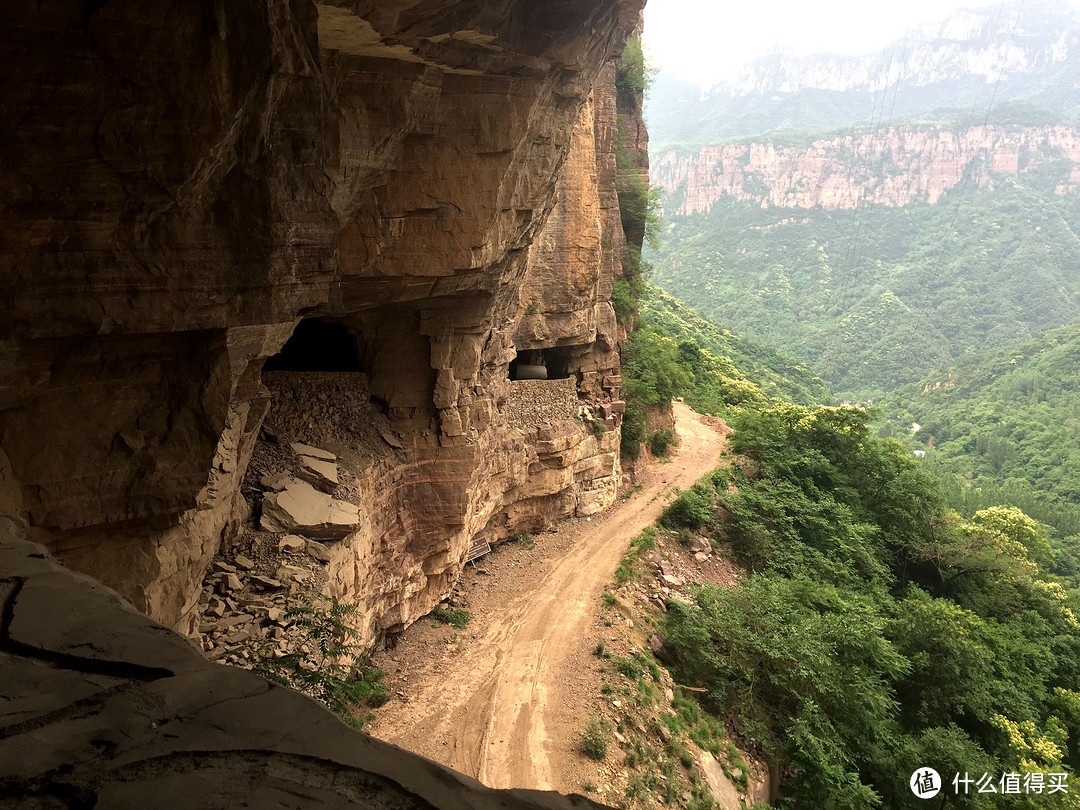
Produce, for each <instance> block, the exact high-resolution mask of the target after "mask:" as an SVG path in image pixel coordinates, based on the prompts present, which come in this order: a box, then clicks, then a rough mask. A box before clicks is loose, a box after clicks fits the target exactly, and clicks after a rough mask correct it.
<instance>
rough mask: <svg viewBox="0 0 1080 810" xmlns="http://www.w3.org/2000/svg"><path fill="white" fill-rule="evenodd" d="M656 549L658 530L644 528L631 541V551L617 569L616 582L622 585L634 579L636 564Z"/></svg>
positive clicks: (650, 527)
mask: <svg viewBox="0 0 1080 810" xmlns="http://www.w3.org/2000/svg"><path fill="white" fill-rule="evenodd" d="M654 548H656V529H654V528H653V527H652V526H647V527H646V528H644V529H643V530H642V532H641V534H639V535H638V536H637V537H635V538H634V539H633V540H631V541H630V549H629V550H628V551H627V552H626V554H625V555H623V558H622V560H620V561H619V567H618V568H616V569H615V581H616V582H617V583H619V584H620V585H622V584H623V583H626V582H629V581H630V580H631V579H633V578H634V564H635V563H636V562H637V561H638V560H639V559H640V558H641V556H642V555H643V554H644V553H645V552H647V551H651V550H652V549H654Z"/></svg>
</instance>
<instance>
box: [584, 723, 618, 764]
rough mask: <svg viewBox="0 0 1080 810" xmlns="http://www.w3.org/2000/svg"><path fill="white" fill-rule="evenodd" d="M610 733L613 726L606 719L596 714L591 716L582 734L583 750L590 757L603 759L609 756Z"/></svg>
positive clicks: (597, 759) (598, 759)
mask: <svg viewBox="0 0 1080 810" xmlns="http://www.w3.org/2000/svg"><path fill="white" fill-rule="evenodd" d="M610 733H611V727H610V726H609V725H608V723H607V722H606V721H605V720H603V719H601V718H599V717H596V716H593V717H591V718H589V722H588V723H587V724H586V725H585V731H584V733H583V734H582V735H581V752H582V753H583V754H585V756H587V757H588V758H589V759H594V760H596V761H597V762H600V761H602V760H603V759H605V758H606V757H607V753H608V735H609V734H610Z"/></svg>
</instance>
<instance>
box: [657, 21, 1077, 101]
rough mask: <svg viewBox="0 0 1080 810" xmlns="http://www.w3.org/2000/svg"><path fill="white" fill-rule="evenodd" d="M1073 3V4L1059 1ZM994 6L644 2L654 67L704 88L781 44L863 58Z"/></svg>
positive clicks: (808, 51) (797, 49)
mask: <svg viewBox="0 0 1080 810" xmlns="http://www.w3.org/2000/svg"><path fill="white" fill-rule="evenodd" d="M1060 2H1062V3H1071V4H1072V5H1080V0H1060ZM991 5H997V3H995V2H994V0H984V2H979V0H974V1H973V0H901V2H881V0H648V4H647V5H646V7H645V42H646V46H647V48H648V49H649V54H650V56H651V58H652V62H653V64H654V65H656V66H658V67H660V68H662V69H664V70H668V71H670V72H672V73H675V74H676V75H678V76H680V77H681V78H683V79H687V80H691V81H696V82H697V83H698V84H702V85H704V86H709V85H711V84H713V83H714V82H715V81H717V80H718V79H720V78H722V77H724V76H726V75H729V74H730V73H731V72H733V71H734V70H735V69H737V68H738V67H739V66H740V65H742V64H743V63H745V62H747V61H749V60H751V59H753V58H755V57H757V56H761V55H763V54H765V53H767V52H768V50H769V48H770V47H771V46H773V45H777V44H782V45H784V46H786V47H787V48H788V49H790V50H792V51H794V52H796V53H802V54H805V53H817V52H822V51H830V52H834V53H864V52H866V51H873V50H877V49H880V48H882V47H884V46H885V45H886V44H888V43H889V42H891V41H893V40H895V39H899V38H902V37H903V36H904V33H905V32H906V31H907V30H908V29H909V28H914V27H918V25H920V24H921V23H923V22H927V21H931V20H939V19H941V18H942V17H944V16H945V15H946V14H948V13H949V12H951V11H953V10H954V9H957V8H965V7H966V8H971V7H976V8H977V7H986V6H991Z"/></svg>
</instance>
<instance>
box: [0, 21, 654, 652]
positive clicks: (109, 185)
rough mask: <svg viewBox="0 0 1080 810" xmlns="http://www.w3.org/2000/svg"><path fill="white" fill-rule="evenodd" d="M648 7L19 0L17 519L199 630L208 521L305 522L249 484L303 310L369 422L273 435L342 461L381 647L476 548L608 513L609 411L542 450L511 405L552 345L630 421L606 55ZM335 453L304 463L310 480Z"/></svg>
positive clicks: (87, 567) (5, 425)
mask: <svg viewBox="0 0 1080 810" xmlns="http://www.w3.org/2000/svg"><path fill="white" fill-rule="evenodd" d="M640 6H641V2H640V0H591V1H590V2H583V3H567V2H563V0H542V1H541V2H525V0H505V2H503V3H502V4H499V3H496V4H494V5H492V4H475V3H470V2H465V0H459V1H458V2H450V3H444V4H440V5H439V6H438V8H437V9H433V7H431V6H430V4H425V3H420V2H417V0H393V1H392V2H388V3H378V4H372V3H359V4H357V3H351V2H344V0H327V2H322V3H311V2H307V1H306V0H271V2H269V3H256V2H250V1H249V0H236V1H235V2H234V0H229V2H227V3H226V2H224V0H217V1H216V2H214V0H207V1H206V2H202V3H194V4H188V5H186V6H184V7H183V8H179V7H178V8H173V9H171V10H170V12H169V13H168V14H165V15H162V14H158V13H156V12H153V11H151V10H148V9H147V8H145V6H143V5H139V4H136V3H133V2H117V3H107V4H89V5H87V6H86V8H85V9H83V8H82V7H79V8H75V7H71V8H70V9H68V8H67V7H65V6H62V5H61V4H45V5H41V4H37V5H29V4H23V5H21V6H18V7H16V8H13V9H10V10H9V13H8V14H6V15H5V21H4V23H3V28H2V30H0V58H2V59H3V61H4V64H7V65H18V66H19V67H18V70H8V71H5V72H4V75H3V76H2V77H0V93H2V95H3V97H4V98H5V104H4V105H3V108H2V109H0V144H2V147H3V148H2V149H0V156H2V157H0V183H2V184H3V187H4V188H5V189H6V190H7V194H5V195H4V198H3V200H0V265H2V266H0V296H2V297H3V299H4V300H5V301H6V302H8V308H7V310H6V317H5V319H4V322H3V324H0V355H2V357H0V365H2V367H3V368H4V373H3V378H2V379H3V382H2V383H0V450H2V453H0V472H2V475H0V489H2V493H3V504H4V505H5V507H9V508H11V509H12V510H14V511H16V512H18V513H19V514H21V515H22V516H24V517H25V518H27V519H28V521H29V523H30V526H31V529H30V531H31V534H32V536H33V538H34V539H36V540H39V541H41V542H43V543H44V544H46V545H47V546H48V547H49V548H50V549H51V550H52V551H53V552H54V553H55V554H56V555H57V557H58V559H60V560H61V561H62V562H64V563H65V564H67V565H70V566H72V567H74V568H77V569H79V570H81V571H85V572H87V573H89V574H90V575H91V576H94V577H95V578H97V579H99V580H101V581H103V582H105V583H107V584H109V585H112V586H114V587H115V588H116V589H117V590H118V591H119V592H120V593H122V594H123V595H124V597H125V598H127V599H129V600H130V601H131V602H132V603H133V604H134V605H135V606H136V607H138V608H139V609H140V610H142V611H144V612H146V613H148V614H149V615H151V616H152V617H154V618H156V619H159V620H160V621H162V622H163V623H165V624H167V625H169V626H173V627H177V628H180V629H183V630H186V631H191V630H193V629H194V625H195V621H196V615H197V611H198V608H199V601H200V596H201V594H202V581H203V577H204V574H205V573H206V572H207V570H208V566H209V563H210V561H211V559H212V558H213V556H214V555H215V554H216V553H218V552H219V551H220V550H221V546H222V542H223V539H224V541H225V542H226V543H231V542H234V541H235V540H236V539H237V538H241V537H243V536H244V533H245V532H247V531H267V533H268V534H270V535H272V536H273V537H275V538H276V539H280V538H279V537H277V535H281V536H285V532H286V531H288V532H293V531H294V530H295V531H298V529H297V528H296V527H295V526H293V525H287V524H286V523H278V524H272V522H271V523H268V524H267V525H266V527H265V529H260V528H258V525H257V524H256V521H258V520H260V519H261V517H262V516H265V515H267V514H269V515H270V520H271V521H272V520H273V505H274V502H275V500H276V502H277V504H278V505H280V504H281V499H282V498H284V497H286V496H285V493H288V492H290V486H291V487H292V488H293V489H295V490H296V493H301V490H302V494H303V495H304V496H306V497H307V500H308V501H310V500H311V496H310V493H308V491H307V490H306V489H304V488H303V487H301V486H299V485H290V484H286V485H285V486H283V488H282V490H281V491H280V492H278V491H277V490H275V492H278V494H277V495H272V494H269V493H268V490H266V489H262V488H260V487H254V486H251V485H247V486H245V484H244V482H245V475H246V472H247V469H248V466H249V461H250V459H251V457H252V455H253V454H255V453H258V452H260V451H259V450H258V448H259V445H260V444H266V443H267V441H268V440H267V439H266V438H264V439H263V440H262V441H260V440H259V436H260V426H261V425H262V423H263V421H264V419H265V418H266V414H267V412H268V409H269V408H270V407H271V401H272V400H273V399H274V398H275V397H278V400H280V401H277V402H275V403H274V404H275V405H280V406H281V407H280V411H281V418H282V419H283V420H285V421H288V420H289V419H292V418H293V417H295V416H297V414H296V413H295V409H293V411H290V409H289V407H288V406H286V405H283V404H282V403H283V402H284V400H283V399H282V398H281V396H280V395H281V392H280V390H278V391H275V388H274V386H273V385H270V386H269V387H264V386H263V385H262V379H261V368H262V365H263V363H264V361H265V360H266V358H268V357H270V356H272V355H276V354H277V353H278V352H279V350H280V349H281V348H282V347H283V346H284V345H285V344H286V341H287V340H289V338H290V335H291V334H292V333H293V330H294V328H295V327H296V325H297V323H298V321H299V320H300V319H301V318H308V319H312V318H318V319H321V320H323V321H325V322H327V323H329V324H332V325H334V326H336V327H339V328H340V329H341V330H342V334H345V335H347V338H348V340H349V341H351V343H352V346H353V351H354V353H355V356H356V361H357V364H358V368H357V369H355V370H354V371H352V372H351V373H354V374H356V375H357V377H358V378H360V377H362V378H363V381H362V384H359V383H358V387H359V388H362V389H363V391H364V393H363V397H364V399H363V402H358V403H354V404H355V412H356V413H358V414H363V415H364V418H369V419H370V420H371V423H372V424H373V425H375V424H377V425H378V426H379V430H381V434H380V435H382V438H383V442H382V443H381V444H379V446H378V447H375V446H374V445H368V444H365V445H362V446H360V447H359V448H357V447H352V446H351V445H350V443H349V441H348V440H347V439H348V437H347V436H346V437H345V438H342V437H341V436H336V434H335V436H336V438H335V436H331V435H327V431H328V428H327V424H336V422H335V420H337V422H340V419H339V418H338V417H336V416H335V413H337V411H338V410H339V409H341V408H343V407H345V406H344V405H342V404H341V403H340V402H336V403H328V409H329V411H330V412H328V413H327V414H325V415H324V416H322V417H318V418H316V417H312V418H311V419H309V422H310V424H304V425H302V426H301V427H297V428H296V429H295V430H294V431H293V433H292V435H291V436H289V438H290V439H291V440H296V441H301V442H311V443H312V446H315V447H319V448H324V449H326V450H328V451H330V452H333V453H334V454H335V455H336V456H337V457H338V468H339V470H338V471H339V472H341V473H342V476H343V478H342V479H341V480H340V481H339V486H342V487H345V488H346V489H348V492H347V493H345V492H344V491H343V492H342V493H339V495H341V497H337V496H329V497H332V498H336V499H337V500H341V501H343V502H346V503H350V504H352V505H353V506H355V507H356V520H357V525H356V527H355V528H352V527H350V529H351V530H350V531H349V533H348V534H347V535H346V536H345V537H344V538H343V539H342V540H340V541H334V542H336V543H337V545H336V546H334V548H333V549H332V552H331V559H330V561H329V562H328V564H327V572H326V577H327V580H326V581H327V587H328V588H329V589H330V591H331V592H332V593H333V594H334V595H335V596H338V597H340V598H343V599H346V600H350V601H355V602H358V603H359V604H360V605H361V608H362V613H363V615H364V616H365V617H366V618H365V636H366V638H368V639H371V638H374V636H375V635H376V634H377V633H378V632H379V631H380V630H384V629H388V628H393V627H396V626H398V625H400V624H402V623H407V622H408V621H410V620H411V619H412V618H415V617H416V616H417V615H420V614H422V613H423V612H425V611H426V610H427V609H429V608H430V607H431V606H432V605H433V604H434V603H435V602H436V601H437V600H438V598H439V597H440V595H441V594H443V593H445V592H446V591H447V590H448V587H449V585H450V584H451V583H452V581H453V579H454V578H455V577H456V575H457V572H458V571H459V570H460V565H461V559H462V557H463V556H464V554H465V552H466V550H467V549H468V548H469V546H470V545H471V544H472V543H473V542H474V540H475V539H476V538H478V537H481V536H491V537H492V538H493V539H497V537H498V536H500V535H501V534H503V533H512V532H514V531H518V530H520V529H522V528H528V527H536V526H537V525H540V524H543V523H544V522H546V521H549V520H552V519H555V518H557V517H559V516H561V515H565V514H570V513H572V512H574V511H577V512H579V513H583V514H587V513H589V512H590V511H594V510H596V509H599V508H601V507H602V506H603V505H605V504H606V503H609V502H610V501H611V499H612V498H613V497H614V493H615V488H616V486H617V482H618V452H617V448H618V432H617V430H609V431H607V432H605V433H604V434H602V435H599V436H597V435H593V433H592V431H590V430H589V429H588V428H586V427H585V426H583V425H576V424H575V425H574V428H573V429H570V428H569V427H567V426H552V427H551V428H550V429H546V430H545V429H541V430H537V431H536V432H535V435H530V436H525V435H523V434H521V433H520V431H518V430H517V429H516V428H513V427H512V426H511V425H510V424H509V423H508V421H507V418H506V414H505V406H506V402H507V398H508V390H509V385H510V380H509V365H510V364H511V363H512V362H513V361H514V359H515V357H516V356H517V353H518V352H519V351H523V350H540V351H544V350H557V351H558V354H557V358H556V361H557V362H559V363H560V364H562V366H563V367H564V371H565V373H566V374H567V375H568V376H570V377H572V378H573V379H574V380H575V381H576V384H577V391H578V394H579V397H580V398H581V400H582V401H583V402H585V403H591V405H592V406H593V407H594V408H595V409H596V410H598V411H599V410H601V409H602V408H603V406H604V405H605V403H606V404H608V410H609V411H611V415H612V416H613V417H614V416H617V414H616V413H615V410H616V409H613V408H612V407H611V405H610V403H613V402H617V401H618V400H619V392H618V391H617V390H615V389H613V388H612V387H611V386H610V385H608V386H605V381H610V380H612V379H617V374H618V368H619V364H618V329H617V326H616V323H615V318H614V313H613V311H612V309H611V306H610V304H609V303H608V298H609V296H610V287H611V280H612V278H613V277H614V275H615V274H617V273H618V272H619V257H620V248H621V239H622V235H621V232H620V231H619V229H618V227H617V224H618V213H617V202H616V201H615V195H614V191H613V189H612V188H610V176H609V175H611V173H612V172H613V170H614V144H615V141H616V136H615V130H614V124H615V113H614V108H613V102H612V99H613V90H612V89H611V87H610V83H611V76H612V70H613V68H612V66H611V62H610V59H611V57H612V56H613V55H614V54H615V53H616V52H617V51H618V49H619V48H620V47H621V44H622V42H624V41H625V39H626V37H627V36H628V34H629V32H630V30H631V29H632V28H633V26H634V25H636V24H637V21H638V18H639V12H640ZM322 353H323V347H315V348H313V349H309V350H308V354H309V355H310V356H311V358H312V363H311V365H310V367H301V368H295V369H293V370H292V371H291V372H290V373H293V374H297V375H305V374H307V375H310V374H317V373H319V371H318V363H317V362H316V360H317V358H318V356H319V355H321V354H322ZM301 355H303V352H301ZM307 379H308V380H313V379H314V378H312V377H308V378H307ZM309 387H310V386H309ZM354 387H357V386H354ZM350 407H352V406H350ZM612 425H613V426H617V419H613V421H612ZM330 432H331V433H334V431H330ZM330 439H333V440H334V441H329V442H328V440H330ZM334 442H336V444H335V443H334ZM365 448H366V449H367V450H368V451H370V452H368V453H367V455H364V453H363V452H362V451H364V450H365ZM350 454H351V456H350ZM342 459H345V461H347V462H348V463H347V464H346V463H344V462H343V461H342ZM317 467H318V465H312V464H306V465H305V464H302V463H301V462H299V461H298V462H297V466H296V467H294V468H293V469H292V472H293V473H294V477H295V478H296V479H297V480H298V481H299V482H300V483H302V484H303V485H304V486H307V487H313V488H314V489H316V491H317V490H318V486H317V485H321V481H320V479H319V477H318V475H317V473H318V469H317ZM323 472H325V470H324V471H323ZM346 473H347V474H346ZM332 483H333V482H332V481H329V482H328V484H332ZM294 494H295V493H294ZM315 500H319V499H318V498H316V499H315ZM264 507H265V508H264ZM331 508H333V504H330V506H328V509H331ZM346 511H347V510H346ZM328 517H329V512H328ZM337 517H341V515H338V516H337ZM349 520H352V517H351V513H350V517H349ZM329 522H331V523H339V522H340V521H337V518H335V519H334V520H332V521H329ZM323 523H326V521H323ZM346 523H348V521H346ZM253 527H254V528H253ZM269 529H274V530H275V531H274V532H269Z"/></svg>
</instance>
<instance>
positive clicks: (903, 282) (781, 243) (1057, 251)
mask: <svg viewBox="0 0 1080 810" xmlns="http://www.w3.org/2000/svg"><path fill="white" fill-rule="evenodd" d="M1078 210H1080V209H1078V206H1077V204H1076V199H1075V198H1057V197H1055V196H1054V195H1052V194H1047V193H1045V191H1044V190H1040V189H1039V188H1038V187H1035V186H1033V184H1032V183H1031V182H1028V181H1020V180H1017V179H1015V178H1010V177H1001V178H999V180H998V181H997V182H996V183H995V184H994V187H993V188H992V189H985V190H981V191H979V192H977V193H970V192H962V191H957V192H954V193H946V195H945V196H944V197H943V198H942V200H941V202H939V203H938V204H937V205H934V206H927V205H924V206H908V207H903V208H886V207H873V208H869V209H865V210H860V211H858V212H852V211H823V210H820V209H811V210H805V211H801V210H800V211H792V210H788V209H776V208H762V207H760V206H757V205H752V204H749V203H742V202H736V201H730V200H726V201H720V202H718V203H717V204H716V205H714V206H713V209H712V211H711V212H710V213H708V214H698V215H694V216H688V217H677V218H670V219H669V220H667V225H666V228H665V231H664V239H663V245H662V247H661V249H660V251H658V252H657V253H656V254H655V255H653V256H652V260H653V262H654V264H655V268H656V270H655V275H654V280H655V282H656V283H657V284H659V285H660V286H662V287H663V288H664V289H666V290H668V291H669V292H670V293H671V294H673V295H674V296H676V297H677V298H680V299H682V300H684V301H686V302H687V303H688V304H690V305H691V306H693V307H694V308H695V309H697V310H699V311H700V312H701V313H702V314H703V315H706V316H708V317H710V318H713V319H715V320H717V321H719V322H721V323H724V324H726V325H728V326H729V327H730V328H732V329H734V330H736V331H738V332H740V333H742V334H745V335H746V336H747V337H748V338H750V339H752V340H755V341H759V342H762V343H765V344H767V345H769V346H773V347H777V348H781V349H783V350H784V351H786V352H788V353H790V354H792V355H794V356H795V357H797V358H799V359H800V360H803V361H804V362H806V363H808V364H809V366H810V368H812V369H813V370H814V371H815V372H816V373H817V374H819V375H820V376H821V377H823V378H824V379H826V380H828V381H829V382H830V383H831V384H832V386H833V389H834V390H835V391H837V392H852V393H855V394H858V395H863V396H865V395H869V396H871V397H872V396H874V395H875V394H878V395H879V394H880V393H881V392H882V391H884V390H888V389H891V388H894V387H896V386H898V385H903V384H905V383H910V382H913V381H916V380H919V379H921V378H922V377H923V376H924V375H926V374H928V373H930V372H931V371H933V370H934V369H937V368H940V367H941V366H943V365H945V364H946V363H948V362H949V361H950V360H952V359H954V358H958V357H961V356H963V355H964V354H966V353H971V352H977V351H984V350H987V349H994V348H999V347H1007V346H1012V345H1016V344H1018V343H1020V342H1022V341H1024V340H1026V339H1028V338H1030V337H1031V336H1032V335H1035V334H1038V333H1040V332H1044V331H1046V330H1048V329H1052V328H1055V327H1058V326H1062V325H1064V324H1068V323H1073V322H1075V321H1077V320H1080V272H1078V268H1080V239H1078V238H1077V225H1078V221H1077V212H1078Z"/></svg>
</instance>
